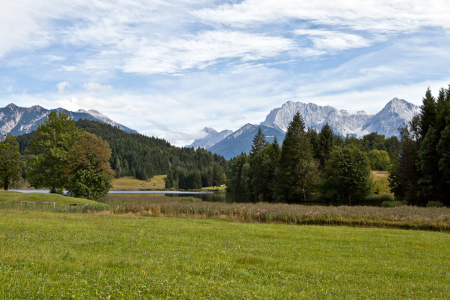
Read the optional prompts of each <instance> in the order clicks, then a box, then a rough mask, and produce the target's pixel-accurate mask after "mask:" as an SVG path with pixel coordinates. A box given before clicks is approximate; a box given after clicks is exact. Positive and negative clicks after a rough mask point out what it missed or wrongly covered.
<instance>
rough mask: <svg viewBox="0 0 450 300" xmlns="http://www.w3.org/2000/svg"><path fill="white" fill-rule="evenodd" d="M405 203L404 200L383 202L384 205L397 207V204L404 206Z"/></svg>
mask: <svg viewBox="0 0 450 300" xmlns="http://www.w3.org/2000/svg"><path fill="white" fill-rule="evenodd" d="M404 204H405V203H404V202H403V201H384V202H383V203H381V206H382V207H396V206H402V205H404Z"/></svg>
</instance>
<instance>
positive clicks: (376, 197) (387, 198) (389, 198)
mask: <svg viewBox="0 0 450 300" xmlns="http://www.w3.org/2000/svg"><path fill="white" fill-rule="evenodd" d="M364 201H367V202H384V201H395V198H394V196H392V195H372V196H368V197H366V198H365V199H364Z"/></svg>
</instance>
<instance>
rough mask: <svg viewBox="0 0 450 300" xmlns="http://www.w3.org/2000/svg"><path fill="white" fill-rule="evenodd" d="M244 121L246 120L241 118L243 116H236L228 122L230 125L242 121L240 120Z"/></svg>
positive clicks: (243, 117)
mask: <svg viewBox="0 0 450 300" xmlns="http://www.w3.org/2000/svg"><path fill="white" fill-rule="evenodd" d="M245 119H246V117H245V116H243V115H236V116H233V117H232V118H231V119H230V121H231V122H232V123H236V122H237V121H242V120H245Z"/></svg>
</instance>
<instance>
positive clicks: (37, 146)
mask: <svg viewBox="0 0 450 300" xmlns="http://www.w3.org/2000/svg"><path fill="white" fill-rule="evenodd" d="M78 134H79V130H78V129H77V128H76V127H75V122H74V121H73V119H71V118H70V117H69V115H67V114H65V113H62V112H59V113H56V112H55V111H52V112H51V113H50V114H49V115H48V116H47V117H45V123H41V124H38V126H37V129H36V132H35V134H34V137H32V138H31V140H30V148H29V149H28V150H27V153H29V154H31V155H33V156H32V158H31V159H30V160H29V161H28V165H29V166H30V170H29V171H28V182H29V183H30V185H31V186H32V187H35V188H41V187H48V188H50V191H51V192H52V193H55V192H56V191H57V190H62V189H63V188H64V185H65V184H66V182H67V177H66V176H65V173H64V165H65V164H66V160H67V152H68V151H69V150H70V148H71V147H72V145H73V143H74V142H75V140H76V137H77V136H78Z"/></svg>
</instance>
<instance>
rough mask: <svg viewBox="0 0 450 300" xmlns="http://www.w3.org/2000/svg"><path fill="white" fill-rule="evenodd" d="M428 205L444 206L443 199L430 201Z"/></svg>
mask: <svg viewBox="0 0 450 300" xmlns="http://www.w3.org/2000/svg"><path fill="white" fill-rule="evenodd" d="M427 207H444V203H442V202H441V201H428V203H427Z"/></svg>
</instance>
